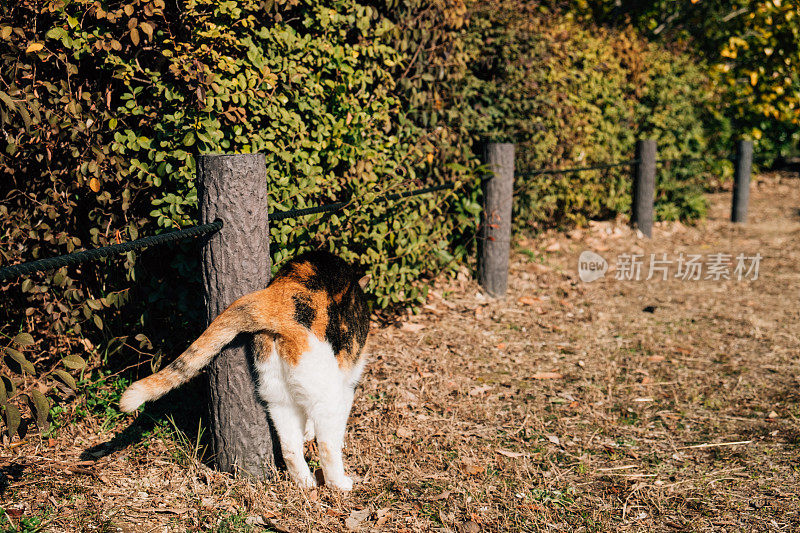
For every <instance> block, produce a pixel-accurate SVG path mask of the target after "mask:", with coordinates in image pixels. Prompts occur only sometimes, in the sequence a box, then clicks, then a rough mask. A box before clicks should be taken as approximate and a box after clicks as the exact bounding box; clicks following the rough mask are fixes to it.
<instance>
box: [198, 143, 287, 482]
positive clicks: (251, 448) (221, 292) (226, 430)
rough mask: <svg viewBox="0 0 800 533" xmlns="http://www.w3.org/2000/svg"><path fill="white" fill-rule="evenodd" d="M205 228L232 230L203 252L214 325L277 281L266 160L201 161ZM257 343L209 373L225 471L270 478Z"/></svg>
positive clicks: (220, 359)
mask: <svg viewBox="0 0 800 533" xmlns="http://www.w3.org/2000/svg"><path fill="white" fill-rule="evenodd" d="M197 163H198V165H197V169H198V178H199V182H198V186H199V187H198V189H199V190H198V194H199V197H200V222H201V223H202V224H205V223H208V222H213V221H214V220H216V219H221V220H222V222H223V223H224V226H223V228H222V230H221V231H219V232H218V233H216V234H214V235H212V236H211V238H210V239H209V240H208V242H206V243H205V244H204V246H203V265H202V268H203V286H204V288H205V304H206V320H207V322H206V325H208V324H209V323H210V322H211V321H212V320H213V319H214V318H216V317H217V315H219V314H220V313H221V312H222V311H223V310H224V309H225V308H226V307H227V306H228V305H230V304H231V303H233V301H234V300H236V299H237V298H239V297H241V296H244V295H245V294H248V293H250V292H253V291H256V290H259V289H263V288H264V287H266V285H267V283H268V282H269V278H270V257H269V221H268V219H267V171H266V163H265V160H264V155H263V154H237V155H218V154H214V155H201V156H199V157H198V160H197ZM249 340H250V339H247V338H242V337H240V338H237V339H236V340H234V342H233V343H231V344H230V345H229V346H228V347H227V348H226V349H225V350H223V351H222V352H221V353H220V354H219V355H218V356H217V358H216V359H215V360H214V361H213V362H212V363H211V364H210V365H209V367H208V380H209V395H210V399H209V401H210V403H209V412H210V419H211V420H210V422H211V434H212V440H213V444H214V454H215V461H216V464H217V467H218V468H219V469H220V470H223V471H225V472H231V473H244V474H249V475H253V476H257V477H261V478H264V477H269V475H270V472H271V469H272V468H273V467H274V458H273V449H272V437H271V435H270V429H269V421H268V416H267V411H266V409H265V407H264V404H263V402H262V401H261V400H260V399H259V398H258V396H257V394H256V387H255V382H254V379H253V375H254V374H253V370H252V354H250V353H249V352H250V350H251V347H250V343H249V342H248V341H249Z"/></svg>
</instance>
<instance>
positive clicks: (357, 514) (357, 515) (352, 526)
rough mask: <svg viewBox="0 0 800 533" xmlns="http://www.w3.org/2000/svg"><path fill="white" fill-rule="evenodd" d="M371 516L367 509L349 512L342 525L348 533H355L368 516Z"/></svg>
mask: <svg viewBox="0 0 800 533" xmlns="http://www.w3.org/2000/svg"><path fill="white" fill-rule="evenodd" d="M371 514H372V511H370V510H369V509H361V510H360V511H351V512H350V516H349V517H347V519H346V520H345V521H344V525H345V527H346V528H347V529H349V530H350V531H356V530H357V529H359V528H361V524H362V522H364V521H365V520H366V519H367V518H369V515H371Z"/></svg>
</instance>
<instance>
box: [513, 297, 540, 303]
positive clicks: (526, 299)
mask: <svg viewBox="0 0 800 533" xmlns="http://www.w3.org/2000/svg"><path fill="white" fill-rule="evenodd" d="M541 301H542V299H541V298H536V297H531V296H520V298H519V299H518V300H517V303H520V304H522V305H536V304H537V303H539V302H541Z"/></svg>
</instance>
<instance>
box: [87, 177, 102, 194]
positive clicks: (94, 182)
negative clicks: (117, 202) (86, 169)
mask: <svg viewBox="0 0 800 533" xmlns="http://www.w3.org/2000/svg"><path fill="white" fill-rule="evenodd" d="M89 188H90V189H92V191H94V192H100V180H99V179H97V178H92V179H90V180H89Z"/></svg>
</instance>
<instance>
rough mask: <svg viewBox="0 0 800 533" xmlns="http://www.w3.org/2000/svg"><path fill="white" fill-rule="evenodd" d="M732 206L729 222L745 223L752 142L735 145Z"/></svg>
mask: <svg viewBox="0 0 800 533" xmlns="http://www.w3.org/2000/svg"><path fill="white" fill-rule="evenodd" d="M734 165H735V166H736V168H735V169H734V177H733V205H732V206H731V222H740V223H744V222H747V203H748V202H749V201H750V174H751V173H752V170H753V141H739V142H738V143H736V160H735V162H734Z"/></svg>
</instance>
